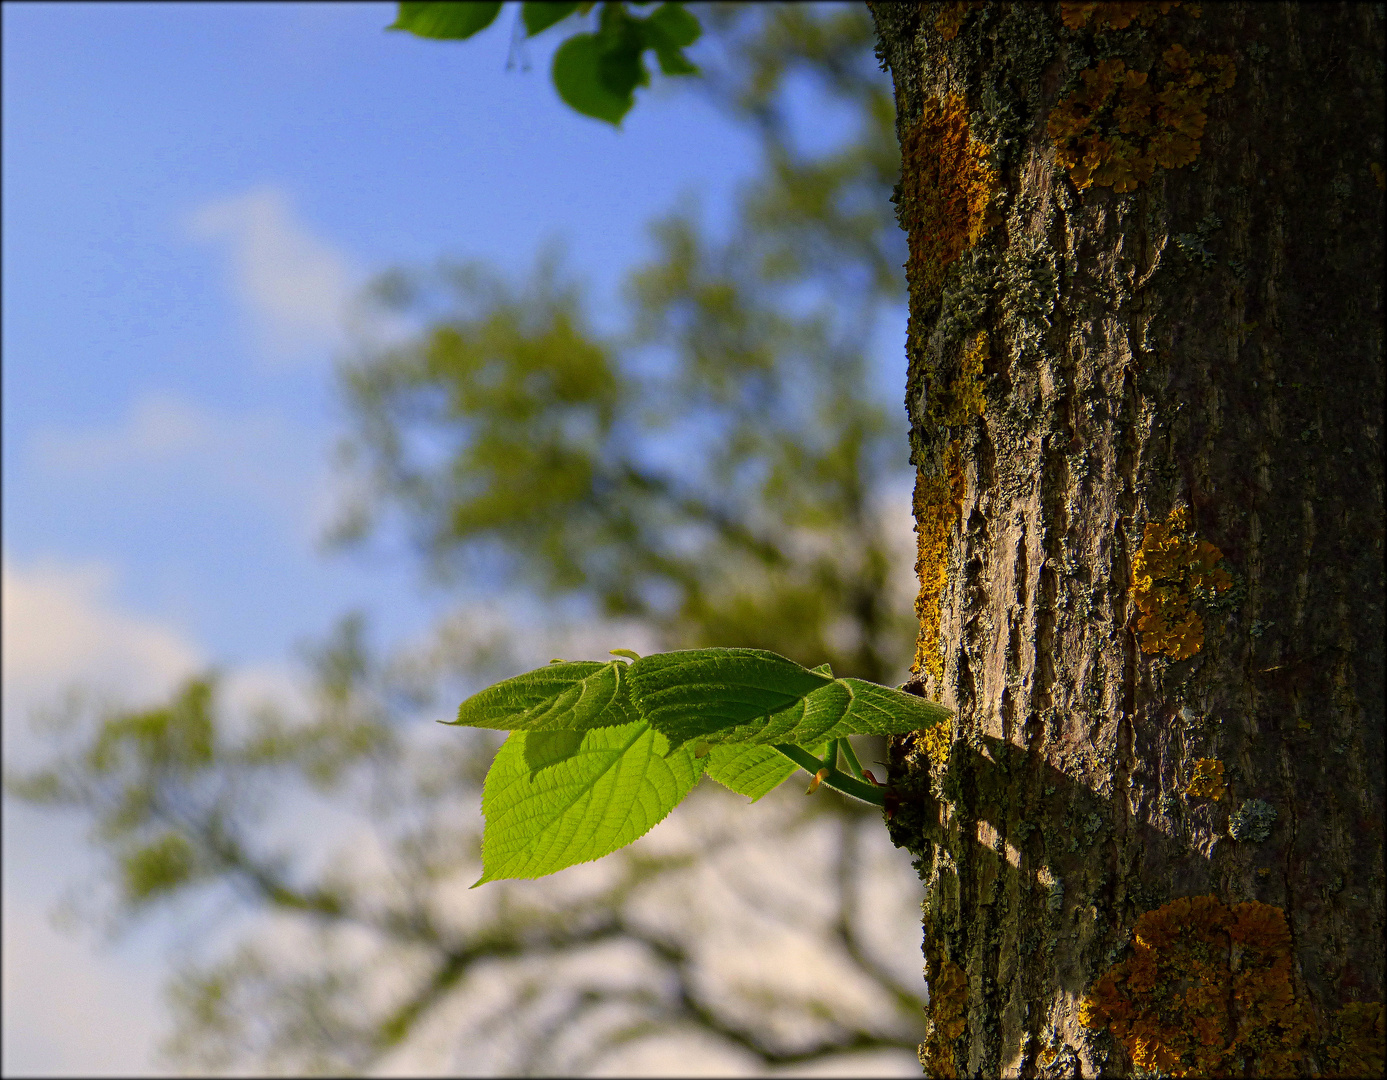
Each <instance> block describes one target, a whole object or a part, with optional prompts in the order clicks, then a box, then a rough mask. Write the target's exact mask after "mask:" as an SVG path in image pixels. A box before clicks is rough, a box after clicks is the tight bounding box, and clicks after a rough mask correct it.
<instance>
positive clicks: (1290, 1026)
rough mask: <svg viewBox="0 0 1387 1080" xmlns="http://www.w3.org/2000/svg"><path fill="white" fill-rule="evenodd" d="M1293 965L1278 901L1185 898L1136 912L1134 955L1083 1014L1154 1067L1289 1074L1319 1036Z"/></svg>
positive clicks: (1085, 1004) (1091, 996)
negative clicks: (1224, 901)
mask: <svg viewBox="0 0 1387 1080" xmlns="http://www.w3.org/2000/svg"><path fill="white" fill-rule="evenodd" d="M1291 972H1292V954H1291V935H1290V931H1289V929H1288V928H1287V926H1286V916H1285V913H1284V912H1283V911H1282V910H1281V909H1280V908H1278V907H1272V906H1271V905H1269V904H1261V903H1257V902H1256V901H1248V902H1246V903H1242V904H1237V905H1235V906H1234V907H1233V908H1232V909H1231V910H1230V909H1229V908H1227V907H1225V906H1224V905H1223V904H1222V903H1221V902H1220V901H1219V900H1218V899H1217V898H1216V897H1213V896H1195V897H1182V898H1181V899H1179V900H1173V901H1171V902H1170V903H1169V904H1166V905H1165V906H1164V907H1161V908H1158V909H1156V910H1155V911H1148V912H1146V913H1145V914H1144V915H1142V916H1141V917H1140V918H1139V919H1137V922H1136V926H1135V927H1134V928H1133V939H1132V955H1131V957H1129V958H1128V959H1126V960H1124V961H1123V962H1122V963H1120V964H1117V965H1115V966H1114V967H1112V968H1110V969H1109V970H1108V971H1106V972H1104V973H1103V974H1102V975H1101V976H1099V978H1098V980H1097V982H1095V983H1094V985H1093V987H1092V989H1091V990H1090V991H1089V993H1088V995H1087V996H1086V997H1085V998H1084V1000H1083V1001H1082V1003H1081V1005H1080V1009H1079V1018H1080V1020H1081V1021H1082V1023H1084V1024H1085V1025H1086V1026H1087V1027H1089V1028H1098V1029H1102V1028H1106V1029H1107V1030H1108V1031H1109V1032H1110V1033H1111V1034H1112V1035H1113V1037H1114V1038H1116V1039H1117V1040H1118V1041H1119V1042H1120V1043H1122V1045H1123V1046H1124V1047H1125V1048H1126V1050H1127V1052H1128V1054H1130V1055H1131V1058H1132V1061H1133V1063H1134V1064H1135V1065H1136V1066H1137V1067H1138V1068H1141V1069H1144V1070H1147V1071H1151V1072H1154V1071H1160V1072H1163V1073H1166V1074H1168V1075H1170V1076H1217V1075H1228V1074H1232V1075H1240V1076H1241V1075H1255V1076H1285V1075H1291V1074H1294V1073H1295V1072H1296V1071H1297V1070H1298V1063H1299V1062H1300V1061H1301V1059H1302V1057H1303V1056H1304V1053H1305V1050H1306V1049H1307V1048H1308V1047H1309V1046H1310V1045H1312V1043H1313V1040H1314V1036H1315V1024H1314V1014H1313V1013H1312V1012H1311V1010H1310V1007H1309V1005H1308V1004H1307V1003H1306V1002H1305V1001H1303V1000H1301V999H1298V998H1297V997H1296V996H1295V988H1294V983H1293V980H1292V977H1291Z"/></svg>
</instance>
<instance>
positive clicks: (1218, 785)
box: [1185, 757, 1225, 799]
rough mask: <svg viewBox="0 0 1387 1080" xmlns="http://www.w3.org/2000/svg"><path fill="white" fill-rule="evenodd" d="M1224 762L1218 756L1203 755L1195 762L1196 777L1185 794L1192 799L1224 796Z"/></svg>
mask: <svg viewBox="0 0 1387 1080" xmlns="http://www.w3.org/2000/svg"><path fill="white" fill-rule="evenodd" d="M1224 790H1225V788H1224V786H1223V762H1221V761H1219V760H1217V759H1216V758H1206V757H1202V758H1200V759H1199V760H1198V761H1196V762H1195V763H1194V777H1193V779H1191V780H1190V786H1189V787H1187V788H1185V794H1186V795H1188V796H1189V797H1190V798H1191V799H1221V798H1223V792H1224Z"/></svg>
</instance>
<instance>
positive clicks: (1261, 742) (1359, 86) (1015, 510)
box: [873, 3, 1384, 1076]
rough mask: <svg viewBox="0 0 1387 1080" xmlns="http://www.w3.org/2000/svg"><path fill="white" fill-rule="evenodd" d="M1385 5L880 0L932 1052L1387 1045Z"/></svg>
mask: <svg viewBox="0 0 1387 1080" xmlns="http://www.w3.org/2000/svg"><path fill="white" fill-rule="evenodd" d="M1381 12H1382V6H1381V5H1366V4H1363V5H1299V4H1275V5H1273V4H1252V3H1243V4H1221V3H1220V4H1214V3H1206V4H1203V5H1202V11H1201V10H1200V5H1196V4H1188V3H1187V4H1183V5H1181V4H1172V3H1146V4H1142V3H1097V4H1095V3H1083V4H1078V3H1076V4H1069V3H1065V4H1059V5H1055V4H1044V5H1041V4H1029V3H1027V4H1014V5H1007V4H995V3H987V4H981V3H944V4H922V5H915V4H890V3H879V4H876V5H874V7H873V14H874V15H875V17H876V20H877V27H878V33H879V37H880V55H881V57H882V59H883V61H884V63H885V64H886V65H887V66H888V67H889V69H890V71H891V73H892V76H893V78H894V81H895V92H896V105H897V131H898V134H899V137H900V142H901V150H902V169H901V183H900V186H899V188H898V190H897V193H896V203H897V209H898V213H899V216H900V220H901V224H902V227H903V228H904V229H905V230H906V231H907V233H908V234H909V239H910V261H909V263H908V264H907V268H906V270H907V277H908V279H909V283H910V328H909V333H908V341H907V346H906V348H907V352H908V356H909V376H908V384H907V397H906V408H907V412H908V414H909V417H910V423H911V449H912V459H913V461H914V464H915V465H916V468H917V475H918V480H917V486H916V499H915V514H916V529H917V534H918V537H919V545H920V557H919V564H918V571H919V575H920V595H919V600H918V603H917V610H918V612H919V615H920V626H921V630H920V640H919V647H918V650H917V657H916V667H915V671H916V672H917V674H916V676H915V678H914V679H913V680H912V683H911V684H910V685H911V686H912V687H913V688H914V689H916V690H917V691H919V692H921V693H924V694H925V695H926V696H928V697H930V698H933V699H935V700H939V701H942V702H944V703H945V704H947V705H949V706H950V707H951V708H953V709H955V710H956V716H955V723H954V729H953V731H952V733H951V736H949V735H945V736H942V737H932V738H916V737H915V736H907V737H904V738H901V739H897V740H894V741H893V746H892V751H891V757H892V772H891V780H892V784H893V788H894V794H893V806H892V807H891V814H892V818H891V821H890V826H891V829H892V834H893V838H894V840H895V841H896V843H897V844H898V845H900V846H903V847H906V848H908V849H909V850H910V851H911V852H913V853H914V854H915V855H916V856H917V857H918V862H917V867H918V869H919V871H920V873H921V876H922V878H923V880H924V881H925V883H926V886H927V889H928V893H927V900H926V902H925V905H924V910H925V915H924V953H925V957H926V976H927V979H928V982H929V988H930V994H931V998H932V1000H931V1004H930V1007H929V1012H930V1020H931V1026H930V1036H929V1040H928V1041H927V1042H926V1043H925V1044H924V1045H923V1046H922V1047H921V1060H922V1062H923V1063H924V1065H925V1067H926V1071H927V1072H929V1073H931V1074H937V1075H945V1076H951V1075H955V1074H958V1075H969V1076H971V1075H981V1076H991V1075H998V1074H1004V1075H1009V1076H1010V1075H1021V1076H1036V1075H1042V1076H1043V1075H1074V1074H1076V1073H1077V1074H1082V1075H1085V1076H1095V1075H1098V1074H1099V1073H1100V1072H1101V1073H1102V1074H1103V1075H1130V1074H1131V1073H1132V1072H1133V1071H1135V1070H1138V1069H1145V1070H1149V1071H1157V1070H1159V1071H1161V1072H1164V1073H1167V1074H1174V1075H1201V1076H1202V1075H1220V1074H1221V1075H1256V1076H1267V1075H1315V1074H1322V1075H1333V1074H1336V1073H1337V1074H1340V1075H1361V1074H1363V1073H1364V1072H1365V1071H1366V1072H1369V1073H1371V1072H1372V1071H1374V1070H1378V1069H1380V1068H1381V1054H1382V1049H1381V1044H1382V1006H1381V1002H1382V1000H1383V988H1382V984H1383V957H1382V942H1383V930H1384V926H1383V922H1384V917H1383V916H1384V897H1383V892H1384V878H1383V839H1384V838H1383V811H1384V745H1383V743H1384V740H1383V720H1384V689H1383V687H1384V663H1383V660H1384V657H1383V631H1384V627H1383V611H1384V573H1383V537H1384V513H1383V457H1382V453H1383V451H1382V422H1383V390H1384V387H1383V332H1382V331H1383V326H1382V319H1383V306H1382V299H1383V295H1382V282H1383V228H1384V221H1383V205H1384V196H1383V164H1384V161H1383V157H1384V155H1383V145H1382V140H1383V60H1382V57H1383V44H1384V42H1383V15H1382V13H1381Z"/></svg>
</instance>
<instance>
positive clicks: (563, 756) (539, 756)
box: [525, 731, 583, 773]
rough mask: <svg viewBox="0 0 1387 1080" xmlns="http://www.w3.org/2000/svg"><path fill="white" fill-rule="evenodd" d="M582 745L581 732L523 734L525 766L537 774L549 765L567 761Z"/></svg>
mask: <svg viewBox="0 0 1387 1080" xmlns="http://www.w3.org/2000/svg"><path fill="white" fill-rule="evenodd" d="M582 745H583V733H582V732H581V731H527V732H526V733H525V764H526V765H528V766H529V767H530V772H532V773H537V772H539V770H540V769H547V768H548V767H549V766H550V765H557V764H558V763H559V762H561V761H567V760H568V759H569V758H571V757H572V756H573V755H574V754H576V753H577V752H578V748H579V747H580V746H582Z"/></svg>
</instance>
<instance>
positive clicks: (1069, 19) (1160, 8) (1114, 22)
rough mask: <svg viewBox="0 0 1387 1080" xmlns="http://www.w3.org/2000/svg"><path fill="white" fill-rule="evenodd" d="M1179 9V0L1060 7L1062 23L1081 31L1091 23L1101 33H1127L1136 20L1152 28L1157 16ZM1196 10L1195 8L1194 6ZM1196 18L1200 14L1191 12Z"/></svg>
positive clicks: (1066, 4) (1067, 4)
mask: <svg viewBox="0 0 1387 1080" xmlns="http://www.w3.org/2000/svg"><path fill="white" fill-rule="evenodd" d="M1179 6H1180V0H1156V2H1155V3H1149V2H1147V3H1142V2H1135V3H1094V4H1071V3H1062V4H1060V19H1062V20H1063V22H1064V25H1065V26H1067V27H1069V29H1071V30H1081V29H1083V27H1085V26H1087V25H1088V22H1089V20H1090V19H1092V20H1093V25H1094V26H1095V27H1097V28H1098V29H1100V30H1126V29H1127V27H1128V26H1130V25H1131V24H1132V20H1133V19H1135V20H1136V21H1137V22H1139V23H1141V25H1142V26H1150V25H1151V24H1152V23H1154V22H1155V21H1156V16H1158V15H1164V14H1166V13H1167V12H1168V11H1170V9H1171V8H1177V7H1179ZM1191 6H1192V7H1195V6H1196V5H1191ZM1192 14H1194V15H1195V16H1196V17H1197V16H1198V11H1197V10H1195V11H1193V12H1192Z"/></svg>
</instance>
